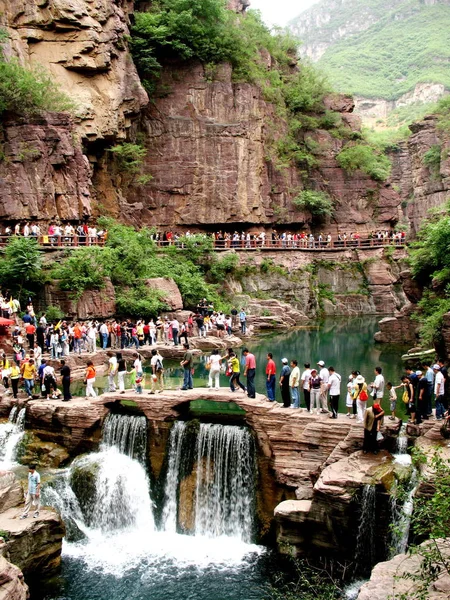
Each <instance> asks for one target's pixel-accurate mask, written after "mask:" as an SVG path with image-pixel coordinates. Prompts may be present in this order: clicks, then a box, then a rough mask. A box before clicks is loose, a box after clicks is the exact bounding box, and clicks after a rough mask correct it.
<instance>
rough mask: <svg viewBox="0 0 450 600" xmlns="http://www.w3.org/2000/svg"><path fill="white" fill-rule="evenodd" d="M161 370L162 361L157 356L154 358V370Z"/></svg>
mask: <svg viewBox="0 0 450 600" xmlns="http://www.w3.org/2000/svg"><path fill="white" fill-rule="evenodd" d="M162 370H163V366H162V362H161V360H160V359H159V358H158V359H157V360H156V371H162Z"/></svg>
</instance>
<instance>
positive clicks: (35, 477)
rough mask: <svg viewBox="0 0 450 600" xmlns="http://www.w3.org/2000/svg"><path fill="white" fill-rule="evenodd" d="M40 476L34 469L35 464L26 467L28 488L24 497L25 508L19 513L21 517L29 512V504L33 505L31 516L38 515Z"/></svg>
mask: <svg viewBox="0 0 450 600" xmlns="http://www.w3.org/2000/svg"><path fill="white" fill-rule="evenodd" d="M40 498H41V476H40V475H39V473H38V472H37V471H36V465H30V466H29V467H28V490H27V495H26V498H25V509H24V511H23V513H22V515H21V517H20V518H21V519H26V518H27V517H28V514H29V512H30V508H31V506H34V507H35V511H34V513H33V517H34V518H35V519H37V517H38V516H39V509H40V506H41V503H40Z"/></svg>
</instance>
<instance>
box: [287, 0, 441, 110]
mask: <svg viewBox="0 0 450 600" xmlns="http://www.w3.org/2000/svg"><path fill="white" fill-rule="evenodd" d="M313 9H315V12H314V15H315V22H316V28H317V30H316V33H314V27H313V26H312V20H313V18H312V16H311V14H310V15H308V14H307V13H308V11H306V12H305V13H304V14H303V15H300V17H299V18H298V20H297V21H296V23H295V25H291V29H292V31H294V32H295V33H296V34H297V35H300V36H301V30H302V29H303V30H304V32H305V34H304V35H305V39H306V48H307V53H308V54H309V55H310V56H312V57H314V56H318V55H319V54H320V59H319V61H318V64H319V65H321V66H322V68H323V70H324V71H325V72H326V73H327V74H328V75H329V77H330V79H331V82H332V83H333V85H334V86H335V87H336V88H337V89H338V90H339V91H345V92H350V93H352V94H356V95H358V96H363V97H366V98H384V99H386V100H395V99H397V98H399V97H400V96H402V95H403V94H405V93H407V92H409V91H411V90H413V89H414V88H415V86H416V84H418V83H423V82H426V83H440V84H443V85H444V86H445V87H446V88H448V89H450V4H448V3H447V2H443V1H441V2H439V3H435V4H432V5H429V4H427V5H425V4H423V3H422V2H419V1H418V0H409V1H407V2H403V3H399V4H397V5H395V2H394V4H392V3H390V4H389V5H388V3H387V2H386V1H385V0H350V2H348V3H346V2H345V1H344V2H339V3H338V2H334V3H330V2H323V3H319V4H318V5H317V6H316V7H313V8H312V9H311V11H313ZM327 10H328V11H329V12H328V13H327V12H326V11H327ZM352 13H353V14H352ZM318 15H321V19H322V21H319V18H318ZM325 15H327V17H326V20H327V22H326V23H325V24H324V21H325ZM301 24H303V25H301Z"/></svg>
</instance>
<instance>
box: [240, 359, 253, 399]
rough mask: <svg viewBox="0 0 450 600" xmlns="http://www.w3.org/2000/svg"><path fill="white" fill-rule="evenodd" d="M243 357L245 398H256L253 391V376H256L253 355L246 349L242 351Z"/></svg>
mask: <svg viewBox="0 0 450 600" xmlns="http://www.w3.org/2000/svg"><path fill="white" fill-rule="evenodd" d="M242 354H243V356H245V370H244V377H247V396H248V397H249V398H256V390H255V374H256V359H255V355H254V354H252V353H251V352H249V351H248V348H244V349H243V350H242Z"/></svg>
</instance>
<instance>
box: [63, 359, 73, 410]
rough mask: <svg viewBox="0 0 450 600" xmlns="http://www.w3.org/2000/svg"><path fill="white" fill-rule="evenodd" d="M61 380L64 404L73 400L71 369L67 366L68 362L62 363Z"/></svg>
mask: <svg viewBox="0 0 450 600" xmlns="http://www.w3.org/2000/svg"><path fill="white" fill-rule="evenodd" d="M60 373H61V379H62V387H63V402H68V401H69V400H72V394H71V393H70V367H69V366H68V365H66V361H65V360H62V361H61V371H60Z"/></svg>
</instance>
